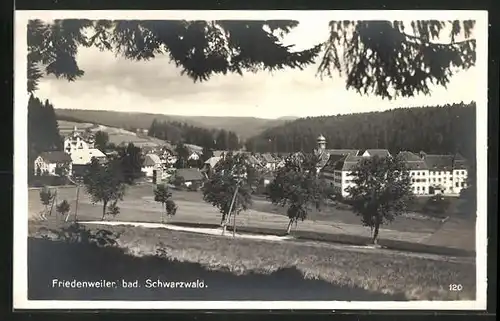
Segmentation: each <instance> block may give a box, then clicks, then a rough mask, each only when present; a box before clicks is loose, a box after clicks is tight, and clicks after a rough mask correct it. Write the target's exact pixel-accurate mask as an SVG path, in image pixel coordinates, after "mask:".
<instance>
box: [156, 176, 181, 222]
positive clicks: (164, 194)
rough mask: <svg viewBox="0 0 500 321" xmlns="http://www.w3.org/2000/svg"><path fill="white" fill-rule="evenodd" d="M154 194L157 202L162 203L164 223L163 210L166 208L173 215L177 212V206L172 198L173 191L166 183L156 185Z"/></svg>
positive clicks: (168, 213)
mask: <svg viewBox="0 0 500 321" xmlns="http://www.w3.org/2000/svg"><path fill="white" fill-rule="evenodd" d="M154 196H155V198H154V200H155V202H158V203H161V222H162V223H163V222H164V219H163V218H164V216H163V210H164V209H165V211H166V213H167V215H168V216H172V215H175V213H176V212H177V206H176V205H175V202H174V201H173V200H172V193H171V192H170V191H169V190H168V186H167V185H165V184H158V185H156V188H155V191H154Z"/></svg>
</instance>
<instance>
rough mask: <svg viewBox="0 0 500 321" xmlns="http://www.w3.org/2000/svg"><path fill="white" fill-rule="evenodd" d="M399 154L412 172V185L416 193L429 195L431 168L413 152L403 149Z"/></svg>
mask: <svg viewBox="0 0 500 321" xmlns="http://www.w3.org/2000/svg"><path fill="white" fill-rule="evenodd" d="M399 156H400V157H401V158H402V159H403V160H404V161H405V163H406V167H407V168H408V170H409V172H410V178H411V187H412V191H413V194H415V195H428V194H430V192H429V181H430V178H429V168H428V167H427V164H426V163H425V162H424V160H423V159H422V158H421V157H420V156H418V155H416V154H414V153H412V152H407V151H402V152H400V153H399Z"/></svg>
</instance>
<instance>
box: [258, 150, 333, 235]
mask: <svg viewBox="0 0 500 321" xmlns="http://www.w3.org/2000/svg"><path fill="white" fill-rule="evenodd" d="M317 161H318V159H317V157H315V156H314V155H307V156H306V157H305V158H304V159H303V158H302V157H301V158H295V157H290V158H289V159H287V160H286V161H285V166H283V167H281V168H280V169H278V170H277V173H276V177H275V178H274V180H273V181H272V182H271V183H270V184H269V185H268V188H267V197H268V199H270V200H271V202H272V203H273V204H276V205H280V206H283V207H284V206H288V209H287V215H288V218H289V223H288V227H287V233H288V234H289V233H290V230H291V228H292V224H293V223H295V224H297V222H298V221H299V220H301V221H304V220H305V219H306V218H307V215H308V214H309V212H310V210H311V207H315V208H316V209H318V210H320V209H321V207H322V205H323V204H324V202H325V196H326V195H325V192H326V184H325V183H324V181H323V180H322V179H320V178H319V177H318V175H317V172H316V164H317Z"/></svg>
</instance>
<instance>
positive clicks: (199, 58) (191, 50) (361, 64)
mask: <svg viewBox="0 0 500 321" xmlns="http://www.w3.org/2000/svg"><path fill="white" fill-rule="evenodd" d="M298 24H299V22H298V21H293V20H279V21H278V20H268V21H241V20H238V21H236V20H233V21H228V20H218V21H185V20H164V21H148V20H114V21H110V20H94V21H92V20H84V19H81V20H75V19H65V20H54V21H52V22H50V23H45V22H42V21H40V20H30V21H29V23H28V83H27V85H28V87H27V89H28V91H29V92H33V91H34V90H36V88H37V83H38V81H39V80H40V78H41V77H43V75H44V74H52V75H55V76H56V77H58V78H65V79H67V80H69V81H74V80H76V79H77V78H79V77H81V76H82V75H83V74H84V71H83V70H81V69H80V68H79V66H78V64H77V61H76V59H75V57H76V55H77V52H78V47H79V46H85V47H97V48H99V49H101V50H109V51H112V52H115V53H116V54H119V55H121V56H123V57H125V58H127V59H131V60H149V59H153V58H154V57H156V56H158V55H162V54H165V55H168V56H169V57H170V58H171V60H172V61H173V62H174V63H175V64H176V65H177V66H178V67H180V68H182V74H186V75H187V76H189V77H190V78H192V79H193V80H194V81H206V80H208V79H209V78H210V77H211V76H212V75H214V74H227V73H238V74H240V75H242V74H243V72H244V71H250V72H257V71H259V70H267V71H274V70H280V69H285V68H299V69H302V68H304V67H306V66H308V65H310V64H312V63H314V62H315V59H316V58H317V57H318V56H319V55H321V53H323V57H322V61H321V64H320V67H319V69H318V73H319V74H320V75H322V76H332V75H333V74H334V71H339V72H340V73H343V74H345V75H346V76H347V84H346V85H347V88H352V89H355V90H357V91H358V92H360V93H368V92H373V93H374V94H375V95H378V96H382V97H387V98H393V97H396V96H404V97H408V96H413V95H414V94H417V93H429V82H436V83H437V84H439V85H446V84H447V83H448V82H449V78H450V76H451V75H452V74H453V72H454V70H455V69H467V68H469V67H471V66H473V65H474V64H475V62H476V53H475V47H476V41H475V39H472V38H471V36H472V35H471V32H472V30H473V27H474V24H475V22H474V21H470V20H469V21H458V20H455V21H448V22H445V21H434V20H433V21H412V22H411V25H410V26H406V27H407V29H405V26H404V24H403V23H402V22H401V21H332V22H330V23H329V26H328V25H325V28H329V29H330V36H329V38H328V39H325V41H324V42H323V43H319V44H317V45H315V46H313V47H311V48H309V49H306V50H302V51H294V50H293V46H291V45H290V46H286V45H284V44H282V43H281V40H282V37H283V36H284V35H285V34H288V33H289V32H290V31H291V30H292V29H293V28H294V27H296V26H297V25H298ZM447 25H448V26H451V32H450V33H449V34H445V31H444V30H445V28H444V27H445V26H447ZM84 31H85V32H84ZM459 34H461V35H463V37H464V38H465V40H463V41H460V42H457V41H455V37H456V36H457V35H459ZM440 36H447V37H450V36H451V41H448V42H439V41H442V40H440ZM42 68H43V71H42Z"/></svg>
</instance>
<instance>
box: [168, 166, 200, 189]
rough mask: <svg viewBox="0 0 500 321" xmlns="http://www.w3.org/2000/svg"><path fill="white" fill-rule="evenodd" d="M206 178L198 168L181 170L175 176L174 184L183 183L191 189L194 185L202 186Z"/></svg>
mask: <svg viewBox="0 0 500 321" xmlns="http://www.w3.org/2000/svg"><path fill="white" fill-rule="evenodd" d="M205 178H206V176H205V175H204V173H203V172H201V171H200V170H199V169H198V168H179V169H177V170H176V171H175V174H174V176H173V181H174V182H176V181H177V182H181V184H182V185H184V186H185V187H190V186H191V185H193V184H198V186H201V185H202V183H203V181H204V180H205Z"/></svg>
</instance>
